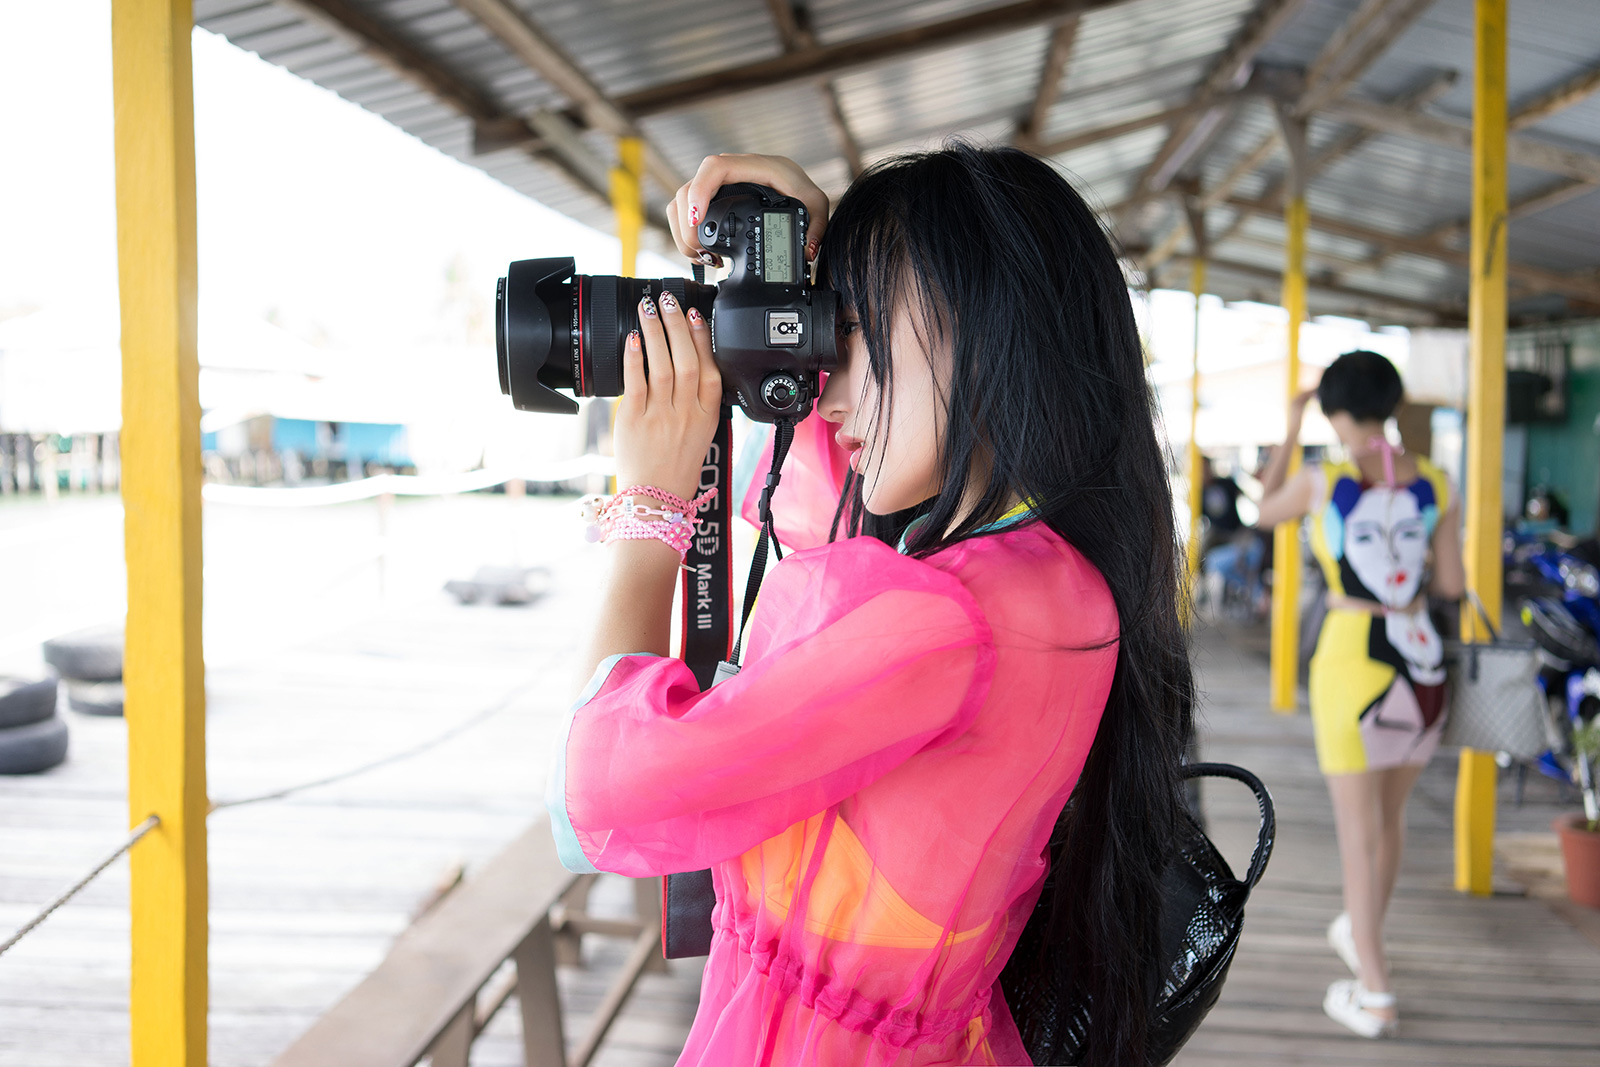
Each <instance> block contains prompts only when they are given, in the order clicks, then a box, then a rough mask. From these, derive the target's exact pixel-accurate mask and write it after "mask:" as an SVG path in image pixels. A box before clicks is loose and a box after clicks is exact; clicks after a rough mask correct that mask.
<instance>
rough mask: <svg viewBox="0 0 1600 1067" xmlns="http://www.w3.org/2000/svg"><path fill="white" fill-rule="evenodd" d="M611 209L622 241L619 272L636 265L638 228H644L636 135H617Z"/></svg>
mask: <svg viewBox="0 0 1600 1067" xmlns="http://www.w3.org/2000/svg"><path fill="white" fill-rule="evenodd" d="M611 210H612V211H613V213H615V215H616V217H617V240H619V241H621V242H622V268H621V269H620V270H619V271H618V273H619V274H624V275H628V276H631V275H632V274H633V272H634V271H635V270H636V269H638V268H637V266H636V264H637V262H638V258H639V231H640V230H642V229H644V142H643V141H641V140H639V138H637V137H619V138H617V165H616V166H615V167H612V168H611Z"/></svg>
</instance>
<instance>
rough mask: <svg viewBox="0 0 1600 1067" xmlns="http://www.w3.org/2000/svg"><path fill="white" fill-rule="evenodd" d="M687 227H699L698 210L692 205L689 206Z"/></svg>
mask: <svg viewBox="0 0 1600 1067" xmlns="http://www.w3.org/2000/svg"><path fill="white" fill-rule="evenodd" d="M689 225H690V226H698V225H700V209H699V208H697V207H695V206H694V205H693V204H691V205H689Z"/></svg>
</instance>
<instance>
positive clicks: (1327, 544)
mask: <svg viewBox="0 0 1600 1067" xmlns="http://www.w3.org/2000/svg"><path fill="white" fill-rule="evenodd" d="M1416 463H1417V477H1416V478H1415V479H1413V480H1412V481H1411V482H1410V483H1409V484H1407V485H1399V486H1389V485H1374V484H1373V483H1371V482H1368V481H1366V480H1365V479H1364V478H1363V476H1362V474H1361V471H1360V469H1359V468H1357V467H1356V466H1355V465H1354V464H1353V463H1350V462H1348V461H1345V462H1340V463H1324V464H1322V466H1321V468H1320V469H1319V471H1318V475H1319V485H1318V489H1317V493H1316V496H1317V501H1318V502H1317V506H1316V508H1315V509H1314V510H1313V512H1312V521H1311V551H1312V553H1313V554H1314V555H1315V556H1316V559H1317V562H1318V563H1319V564H1320V565H1321V568H1322V575H1323V579H1324V580H1325V581H1326V582H1327V586H1328V593H1329V608H1330V610H1329V612H1328V617H1327V619H1326V621H1325V622H1324V623H1323V627H1322V633H1321V635H1320V637H1319V638H1318V641H1317V652H1316V655H1315V656H1314V657H1313V659H1312V665H1311V678H1310V696H1311V714H1312V718H1313V720H1314V722H1315V725H1316V731H1317V756H1318V760H1319V762H1320V763H1321V766H1322V769H1323V771H1324V773H1329V774H1342V773H1352V772H1358V771H1365V770H1379V769H1383V768H1387V767H1394V766H1400V765H1403V764H1414V763H1423V762H1426V761H1427V759H1428V757H1429V756H1431V755H1432V753H1433V750H1434V748H1436V747H1437V745H1438V739H1439V734H1440V732H1441V730H1442V728H1443V719H1442V716H1443V709H1444V666H1443V654H1444V647H1443V643H1442V642H1441V641H1440V639H1439V634H1438V631H1437V630H1435V629H1434V626H1433V622H1432V620H1430V619H1429V618H1428V613H1427V611H1426V610H1421V609H1422V608H1424V607H1425V605H1422V604H1420V603H1419V601H1418V598H1419V596H1420V594H1421V593H1422V592H1423V582H1424V580H1425V578H1426V574H1427V559H1428V550H1429V546H1430V544H1431V543H1432V538H1433V531H1434V529H1435V527H1436V526H1437V525H1438V522H1439V516H1440V515H1441V514H1443V512H1444V511H1445V509H1446V508H1447V507H1448V506H1449V500H1450V487H1449V481H1448V479H1447V478H1446V477H1445V475H1444V473H1443V472H1442V471H1440V470H1439V468H1437V467H1435V466H1434V465H1433V464H1432V463H1430V462H1428V461H1427V460H1426V459H1424V458H1421V457H1418V458H1417V460H1416ZM1345 598H1348V600H1346V599H1345ZM1342 600H1343V601H1344V605H1343V606H1341V601H1342ZM1350 600H1353V601H1365V602H1370V603H1372V604H1374V605H1377V606H1378V611H1377V612H1376V613H1375V612H1374V611H1372V610H1363V609H1362V607H1361V605H1359V604H1357V605H1351V604H1349V601H1350ZM1407 609H1415V610H1407Z"/></svg>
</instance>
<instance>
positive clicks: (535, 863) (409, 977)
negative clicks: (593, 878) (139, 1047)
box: [273, 822, 577, 1067]
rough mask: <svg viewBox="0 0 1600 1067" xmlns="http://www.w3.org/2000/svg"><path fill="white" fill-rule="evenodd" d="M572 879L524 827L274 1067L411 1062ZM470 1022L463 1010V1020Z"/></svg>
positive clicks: (537, 832)
mask: <svg viewBox="0 0 1600 1067" xmlns="http://www.w3.org/2000/svg"><path fill="white" fill-rule="evenodd" d="M576 877H577V876H576V875H574V874H572V873H570V872H568V871H566V870H563V869H562V867H561V864H560V861H559V860H558V859H557V857H556V850H555V843H554V841H553V840H552V838H551V836H550V828H549V826H548V825H547V824H545V823H544V822H538V823H535V824H534V825H532V826H530V827H529V828H528V829H527V830H526V831H524V832H523V834H522V835H521V836H520V837H518V838H517V840H515V841H514V842H512V843H511V844H510V845H509V846H507V847H506V849H505V850H504V851H503V852H501V853H500V854H499V855H498V856H496V857H495V858H494V859H493V860H492V861H491V862H490V863H489V864H488V866H486V867H485V868H484V869H483V871H482V872H481V873H479V874H478V875H476V876H474V877H472V878H469V879H468V880H467V881H466V882H465V883H464V884H463V885H462V886H461V887H459V888H458V889H456V890H455V891H454V892H452V893H451V894H450V895H449V896H447V897H445V899H444V900H443V901H442V902H441V903H440V904H439V906H438V907H437V908H435V909H434V910H433V911H432V912H429V913H428V914H427V915H426V916H424V917H423V918H422V919H421V920H419V921H418V922H417V923H416V924H415V925H414V926H412V927H411V928H410V929H408V930H407V931H406V932H405V933H404V934H403V935H402V936H401V937H400V939H399V940H398V941H397V942H396V943H395V946H394V948H393V949H392V950H391V951H390V953H389V955H388V957H387V958H386V959H385V961H384V963H383V965H382V966H381V967H379V968H378V970H376V971H374V972H373V973H372V974H371V975H369V976H368V977H367V978H366V979H365V980H364V981H363V982H362V983H361V984H360V985H358V986H357V987H356V988H355V989H354V990H352V991H351V992H350V994H349V995H348V996H346V997H345V998H344V999H343V1000H341V1001H340V1002H339V1003H338V1004H336V1005H335V1006H334V1007H333V1009H332V1010H331V1011H329V1012H328V1013H327V1014H326V1015H324V1016H323V1017H322V1018H320V1019H318V1020H317V1023H316V1025H314V1026H313V1027H312V1028H311V1029H310V1030H309V1031H307V1032H306V1034H305V1035H304V1036H303V1037H301V1038H300V1040H298V1041H296V1042H295V1043H294V1044H293V1045H291V1046H290V1047H289V1048H288V1049H287V1050H286V1051H285V1052H284V1053H283V1055H281V1056H279V1057H278V1058H277V1059H276V1060H275V1061H273V1062H274V1065H275V1067H394V1065H395V1064H409V1063H415V1062H416V1061H417V1060H418V1059H420V1058H421V1057H422V1056H423V1055H424V1054H425V1053H426V1052H427V1051H428V1049H429V1048H430V1046H431V1045H432V1044H433V1043H434V1042H435V1041H436V1040H438V1039H439V1037H440V1036H441V1035H442V1034H443V1033H444V1032H445V1030H446V1028H447V1027H448V1026H449V1025H450V1024H451V1022H452V1021H453V1020H454V1019H455V1017H456V1013H457V1012H458V1010H459V1009H460V1007H461V1005H463V1004H466V1005H468V1006H469V1011H470V1004H471V1001H472V998H473V997H474V996H475V995H476V993H477V991H478V990H479V989H480V988H481V987H482V986H483V984H484V983H485V982H486V981H488V979H489V976H490V975H491V974H493V973H494V971H495V970H496V969H497V968H498V967H499V966H500V964H501V963H502V962H503V961H504V960H505V959H506V958H507V957H509V956H511V955H512V953H513V952H514V951H515V950H516V949H517V947H518V946H519V945H520V944H521V943H522V942H523V939H524V938H525V937H526V936H527V934H528V932H529V931H530V930H532V929H533V928H534V927H535V926H536V925H538V924H539V923H541V922H543V921H544V917H545V915H546V914H547V913H548V912H549V910H550V908H551V907H552V906H553V905H554V904H555V903H556V901H557V900H559V899H560V898H561V894H562V893H563V892H565V891H566V889H567V887H568V886H569V885H571V883H572V881H573V880H574V879H575V878H576ZM469 1018H470V1016H469Z"/></svg>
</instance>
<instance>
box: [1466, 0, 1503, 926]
mask: <svg viewBox="0 0 1600 1067" xmlns="http://www.w3.org/2000/svg"><path fill="white" fill-rule="evenodd" d="M1506 4H1507V0H1476V12H1475V19H1474V22H1475V28H1474V33H1473V38H1474V48H1475V58H1474V70H1473V86H1472V250H1471V260H1470V263H1471V272H1472V275H1471V278H1470V279H1469V289H1468V300H1469V303H1468V313H1467V318H1468V327H1469V330H1470V342H1469V344H1470V353H1471V356H1470V360H1471V372H1470V378H1469V382H1468V394H1467V464H1466V467H1467V469H1466V474H1465V481H1466V482H1467V483H1468V487H1467V489H1466V492H1465V496H1464V500H1463V504H1464V505H1465V508H1466V520H1467V532H1466V543H1465V546H1464V548H1465V553H1464V554H1465V557H1466V569H1467V588H1468V589H1471V590H1474V591H1475V592H1477V594H1478V595H1479V596H1480V597H1482V598H1483V604H1484V607H1485V608H1486V609H1487V610H1488V613H1489V618H1490V619H1493V620H1495V621H1496V622H1497V623H1498V621H1499V618H1500V610H1501V597H1500V593H1501V573H1500V569H1501V564H1500V552H1501V548H1500V537H1501V533H1502V531H1501V525H1502V522H1503V516H1502V514H1501V506H1502V505H1501V499H1500V497H1501V493H1500V467H1501V462H1502V456H1501V453H1502V448H1503V444H1504V439H1505V421H1506V220H1507V212H1508V205H1507V195H1508V194H1507V187H1506ZM1461 632H1462V633H1463V634H1471V635H1473V638H1474V639H1475V640H1488V634H1487V633H1486V632H1485V631H1484V628H1483V626H1482V624H1481V623H1480V622H1479V621H1478V619H1477V617H1476V613H1475V612H1474V611H1473V610H1472V607H1471V605H1470V604H1468V603H1466V602H1463V603H1462V605H1461ZM1496 777H1497V768H1496V767H1495V762H1494V755H1493V754H1492V753H1489V752H1476V751H1473V750H1471V749H1465V750H1463V751H1462V753H1461V759H1460V764H1459V767H1458V769H1457V776H1456V824H1455V831H1456V832H1455V853H1456V855H1455V858H1456V888H1457V889H1458V890H1460V891H1462V892H1467V893H1475V894H1477V895H1479V896H1487V895H1488V894H1489V892H1490V890H1491V886H1492V881H1493V870H1494V821H1495V810H1494V809H1495V779H1496Z"/></svg>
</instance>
